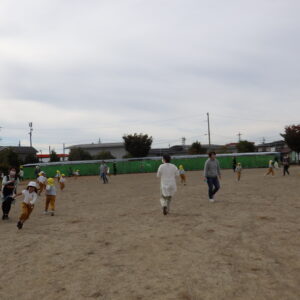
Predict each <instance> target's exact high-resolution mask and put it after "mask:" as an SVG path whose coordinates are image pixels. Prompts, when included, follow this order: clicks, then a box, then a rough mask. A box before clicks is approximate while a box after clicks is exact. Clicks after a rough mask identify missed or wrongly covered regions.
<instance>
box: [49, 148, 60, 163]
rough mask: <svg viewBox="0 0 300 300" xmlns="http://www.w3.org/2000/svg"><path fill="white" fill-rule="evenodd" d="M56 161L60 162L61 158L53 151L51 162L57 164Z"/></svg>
mask: <svg viewBox="0 0 300 300" xmlns="http://www.w3.org/2000/svg"><path fill="white" fill-rule="evenodd" d="M56 161H60V158H59V157H58V155H57V154H56V152H55V151H54V150H52V151H51V153H50V162H56Z"/></svg>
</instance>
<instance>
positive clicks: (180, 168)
mask: <svg viewBox="0 0 300 300" xmlns="http://www.w3.org/2000/svg"><path fill="white" fill-rule="evenodd" d="M179 175H180V179H181V183H183V185H186V176H185V170H184V167H183V165H180V166H179Z"/></svg>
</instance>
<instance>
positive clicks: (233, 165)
mask: <svg viewBox="0 0 300 300" xmlns="http://www.w3.org/2000/svg"><path fill="white" fill-rule="evenodd" d="M236 166H237V163H236V157H233V159H232V169H233V172H235V171H236Z"/></svg>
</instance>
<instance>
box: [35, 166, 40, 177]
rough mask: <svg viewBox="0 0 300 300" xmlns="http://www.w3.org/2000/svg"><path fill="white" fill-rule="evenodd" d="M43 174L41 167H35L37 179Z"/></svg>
mask: <svg viewBox="0 0 300 300" xmlns="http://www.w3.org/2000/svg"><path fill="white" fill-rule="evenodd" d="M40 173H41V168H40V166H35V170H34V174H35V178H38V177H39V176H40V175H39V174H40Z"/></svg>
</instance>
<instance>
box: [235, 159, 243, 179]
mask: <svg viewBox="0 0 300 300" xmlns="http://www.w3.org/2000/svg"><path fill="white" fill-rule="evenodd" d="M235 172H236V175H237V181H240V180H241V176H242V165H241V163H238V164H237V166H236V168H235Z"/></svg>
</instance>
